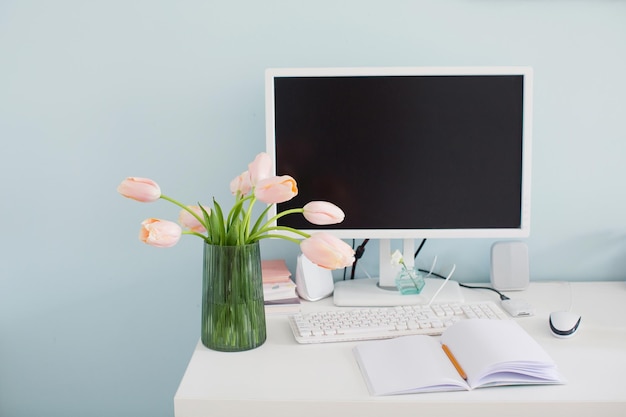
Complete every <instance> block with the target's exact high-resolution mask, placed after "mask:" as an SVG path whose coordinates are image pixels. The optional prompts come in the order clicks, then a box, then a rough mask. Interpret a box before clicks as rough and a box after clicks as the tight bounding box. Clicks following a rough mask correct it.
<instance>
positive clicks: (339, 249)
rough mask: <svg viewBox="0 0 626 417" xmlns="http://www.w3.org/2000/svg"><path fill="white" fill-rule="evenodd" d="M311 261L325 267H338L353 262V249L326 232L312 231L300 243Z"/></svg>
mask: <svg viewBox="0 0 626 417" xmlns="http://www.w3.org/2000/svg"><path fill="white" fill-rule="evenodd" d="M300 249H301V250H302V253H304V255H305V256H306V257H307V258H309V260H310V261H311V262H313V263H314V264H317V265H318V266H320V267H322V268H326V269H340V268H345V267H347V266H350V265H352V264H353V263H354V250H353V249H352V248H351V247H350V245H348V244H347V243H346V242H344V241H343V240H341V239H339V238H338V237H336V236H333V235H331V234H329V233H326V232H319V233H314V234H313V235H311V237H310V238H308V239H305V240H303V241H302V242H301V243H300Z"/></svg>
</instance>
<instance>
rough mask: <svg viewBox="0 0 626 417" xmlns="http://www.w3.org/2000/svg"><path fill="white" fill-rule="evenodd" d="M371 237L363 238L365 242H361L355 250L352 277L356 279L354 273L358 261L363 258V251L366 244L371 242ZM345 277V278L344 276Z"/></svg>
mask: <svg viewBox="0 0 626 417" xmlns="http://www.w3.org/2000/svg"><path fill="white" fill-rule="evenodd" d="M369 241H370V240H369V239H365V240H363V243H361V244H360V245H359V246H358V247H357V248H356V249H355V251H354V262H353V263H352V273H351V274H350V279H354V273H355V271H356V263H357V262H358V261H359V259H361V257H362V256H363V253H364V252H365V245H367V242H369ZM344 279H345V278H344Z"/></svg>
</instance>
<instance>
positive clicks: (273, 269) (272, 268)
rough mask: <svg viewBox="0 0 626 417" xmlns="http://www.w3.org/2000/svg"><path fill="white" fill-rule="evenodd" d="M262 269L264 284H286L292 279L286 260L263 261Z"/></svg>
mask: <svg viewBox="0 0 626 417" xmlns="http://www.w3.org/2000/svg"><path fill="white" fill-rule="evenodd" d="M261 269H262V273H263V283H265V284H272V283H275V282H286V281H289V279H290V277H291V272H289V269H287V264H285V260H284V259H271V260H262V261H261Z"/></svg>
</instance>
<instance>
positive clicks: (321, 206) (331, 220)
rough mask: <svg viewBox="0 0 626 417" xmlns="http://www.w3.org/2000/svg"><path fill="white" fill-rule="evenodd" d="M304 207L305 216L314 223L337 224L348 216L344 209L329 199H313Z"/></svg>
mask: <svg viewBox="0 0 626 417" xmlns="http://www.w3.org/2000/svg"><path fill="white" fill-rule="evenodd" d="M303 209H304V213H303V215H304V218H305V219H307V220H308V221H309V222H311V223H313V224H319V225H325V224H337V223H341V222H342V221H343V219H344V218H345V217H346V215H345V214H344V213H343V210H341V209H340V208H339V207H337V206H336V205H334V204H333V203H329V202H327V201H311V202H310V203H307V204H306V205H305V206H304V207H303Z"/></svg>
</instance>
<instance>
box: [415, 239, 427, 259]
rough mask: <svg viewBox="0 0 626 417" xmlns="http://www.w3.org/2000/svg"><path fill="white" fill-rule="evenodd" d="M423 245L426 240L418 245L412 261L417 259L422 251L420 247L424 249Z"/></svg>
mask: <svg viewBox="0 0 626 417" xmlns="http://www.w3.org/2000/svg"><path fill="white" fill-rule="evenodd" d="M424 243H426V239H422V243H420V245H419V246H418V248H417V250H416V251H415V254H414V255H413V259H415V258H417V255H418V254H419V253H420V251H421V250H422V247H424Z"/></svg>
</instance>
